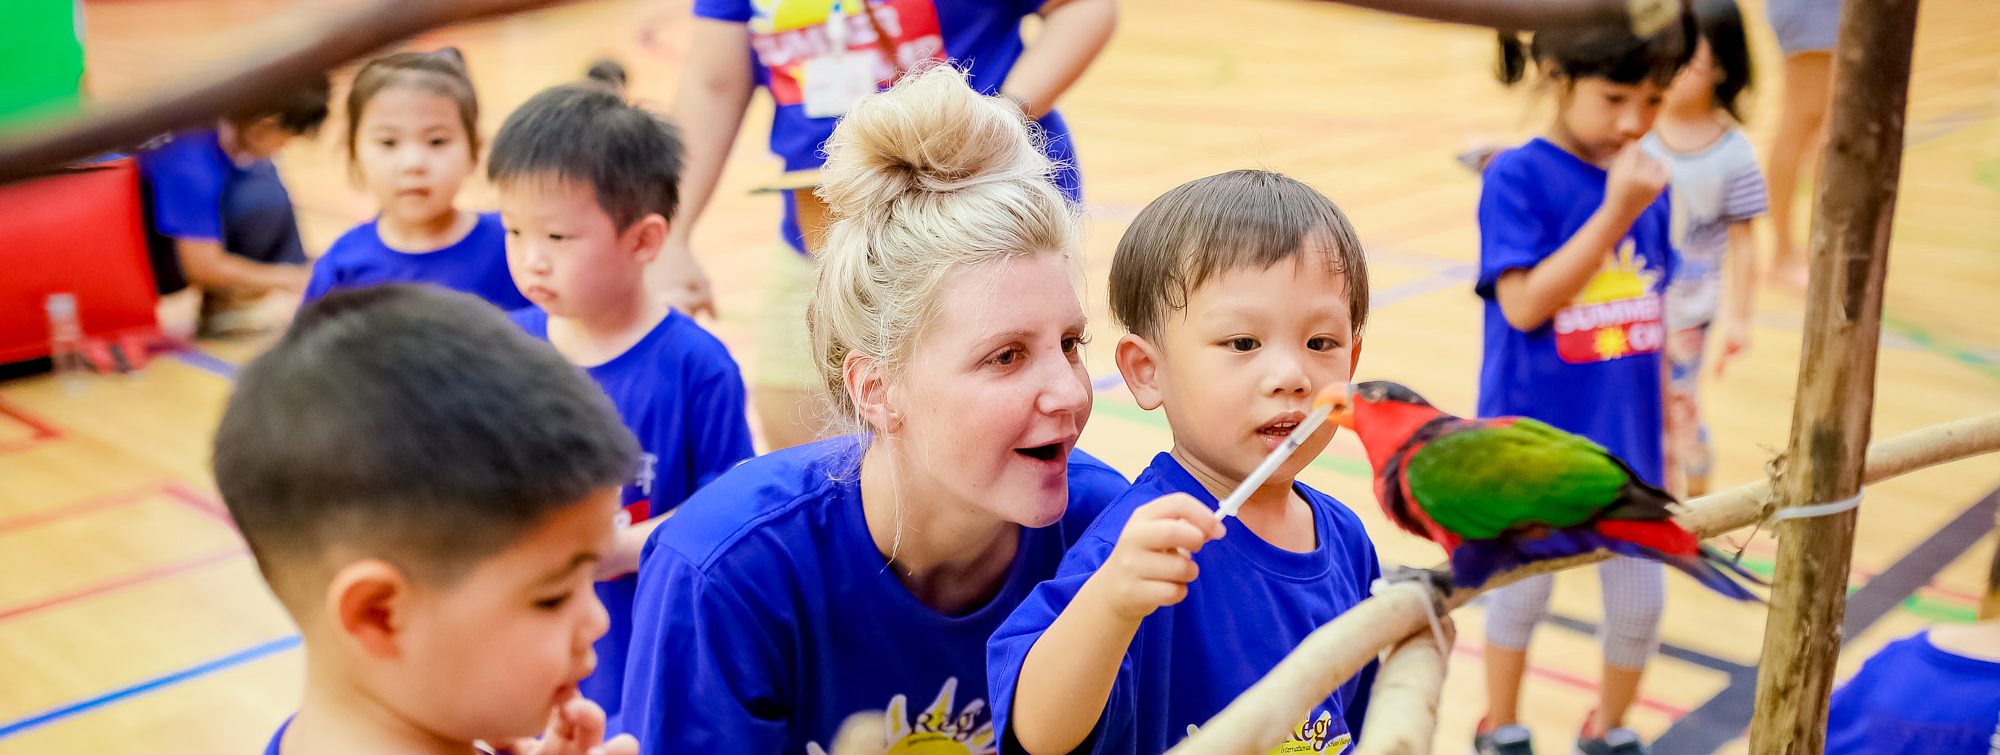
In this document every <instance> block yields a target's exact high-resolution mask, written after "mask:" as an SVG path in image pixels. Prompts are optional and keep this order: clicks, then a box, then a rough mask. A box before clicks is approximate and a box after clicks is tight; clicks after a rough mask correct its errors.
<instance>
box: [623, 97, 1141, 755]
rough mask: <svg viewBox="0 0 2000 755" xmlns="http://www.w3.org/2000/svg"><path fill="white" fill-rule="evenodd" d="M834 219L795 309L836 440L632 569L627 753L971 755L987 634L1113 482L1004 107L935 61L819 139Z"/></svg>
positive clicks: (1076, 332)
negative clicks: (845, 736) (874, 747)
mask: <svg viewBox="0 0 2000 755" xmlns="http://www.w3.org/2000/svg"><path fill="white" fill-rule="evenodd" d="M828 152H829V158H828V161H827V167H826V171H827V180H826V182H825V183H824V184H823V187H822V188H821V190H820V191H821V194H822V196H823V197H824V198H825V199H826V201H827V203H828V205H829V206H830V207H831V209H832V210H833V212H834V214H835V217H837V218H839V220H837V221H836V222H835V223H834V224H833V226H832V227H831V229H830V231H829V235H828V239H827V243H826V248H825V249H824V250H823V251H822V252H821V253H820V254H819V255H818V262H819V278H818V283H817V286H816V287H815V289H814V291H813V296H812V302H811V307H810V310H809V311H810V324H811V334H812V352H813V355H814V358H815V364H816V367H817V370H818V372H819V376H820V380H821V382H822V385H823V386H824V388H825V390H826V393H827V394H828V397H829V400H830V402H831V403H832V404H833V405H834V406H835V407H837V412H838V413H839V415H840V416H843V417H848V418H851V419H852V421H853V423H854V429H855V432H854V433H853V434H850V435H846V436H841V437H837V438H833V439H830V440H824V441H820V442H817V443H812V444H808V445H805V446H800V447H797V448H792V449H788V450H784V451H780V452H777V453H774V454H771V455H769V456H764V457H761V458H757V459H752V460H750V461H748V462H745V463H744V464H743V465H741V466H739V467H737V468H736V469H734V470H732V471H730V472H729V473H727V474H725V475H723V476H722V477H721V478H720V479H718V480H716V481H715V482H714V483H713V484H711V485H710V486H709V487H707V488H705V489H703V490H702V491H701V492H699V493H696V494H695V496H694V497H693V498H691V499H689V500H688V502H687V503H685V504H683V505H682V507H681V508H680V510H679V512H678V513H677V515H676V516H675V517H674V518H673V519H670V520H668V521H667V523H666V524H664V525H662V526H661V527H660V529H659V530H658V531H657V532H655V533H654V535H653V538H652V540H651V542H649V543H648V545H647V550H646V558H645V560H644V562H643V564H642V566H641V567H640V573H639V595H638V598H637V603H636V606H635V609H634V619H633V620H634V623H635V628H634V635H633V638H632V649H631V662H630V664H629V665H628V666H627V667H626V674H627V676H626V693H625V708H624V712H623V714H622V716H623V721H622V726H621V728H622V729H624V730H626V731H630V732H632V733H634V734H636V735H638V736H639V738H640V740H641V742H642V744H643V748H644V751H646V752H731V753H755V752H782V753H801V752H809V751H817V750H819V749H822V748H824V747H826V746H829V745H830V744H831V743H832V741H833V737H834V735H835V733H836V731H837V730H838V727H839V725H840V723H841V721H842V720H843V719H844V718H845V717H846V716H848V715H849V714H851V713H855V712H859V711H868V710H886V711H887V712H888V718H889V722H888V729H887V731H886V732H885V734H886V735H887V738H888V741H885V743H884V744H888V745H892V746H893V745H895V744H898V743H903V744H906V745H912V744H918V743H922V742H936V741H952V742H957V743H959V744H961V745H963V746H964V747H966V748H967V749H968V750H969V751H971V752H992V751H993V747H994V745H995V743H994V740H993V731H992V726H991V723H990V720H989V715H988V710H987V709H988V705H987V703H986V702H985V700H984V699H983V698H985V696H986V670H985V669H986V659H985V648H986V639H987V637H988V636H989V635H991V634H992V633H993V629H994V628H995V627H997V626H998V625H999V623H1000V621H1001V620H1002V619H1004V618H1006V617H1007V615H1008V614H1009V613H1010V612H1011V611H1012V610H1013V609H1014V607H1015V606H1016V605H1018V604H1019V603H1020V602H1021V600H1022V599H1023V598H1025V597H1026V596H1027V595H1028V592H1029V590H1030V589H1031V588H1033V587H1034V586H1035V584H1037V583H1039V582H1041V581H1042V580H1044V579H1047V578H1048V577H1049V576H1051V575H1053V574H1054V573H1055V571H1056V566H1057V564H1058V562H1059V561H1060V560H1061V559H1062V556H1063V553H1064V551H1065V550H1067V548H1068V547H1069V545H1071V544H1072V543H1073V542H1074V541H1075V540H1076V538H1077V536H1078V535H1080V534H1081V533H1082V531H1083V529H1084V527H1085V526H1087V525H1088V524H1089V523H1090V522H1091V520H1092V519H1093V518H1095V516H1096V514H1097V512H1098V511H1099V510H1101V509H1102V508H1103V506H1104V505H1105V504H1106V503H1108V502H1109V501H1110V499H1111V498H1114V497H1116V496H1117V495H1118V494H1120V493H1122V492H1123V490H1124V489H1125V487H1126V483H1125V480H1124V479H1123V478H1122V477H1120V476H1119V475H1118V474H1117V473H1116V472H1115V471H1112V470H1110V469H1109V468H1108V467H1105V466H1103V465H1102V464H1101V463H1098V462H1095V461H1094V460H1089V459H1087V457H1085V458H1082V459H1072V458H1071V454H1072V452H1073V451H1074V449H1075V447H1076V440H1077V437H1078V435H1080V434H1081V433H1082V431H1083V426H1084V422H1085V421H1086V420H1088V419H1089V418H1090V399H1091V393H1090V381H1089V379H1088V377H1087V375H1086V374H1085V372H1084V368H1083V359H1082V351H1081V347H1082V345H1083V342H1084V340H1085V336H1084V326H1085V321H1084V312H1083V306H1082V303H1081V301H1080V298H1079V296H1078V290H1077V285H1076V280H1075V270H1076V266H1075V259H1074V255H1075V253H1076V233H1077V231H1076V223H1075V219H1074V215H1073V210H1072V206H1071V204H1070V203H1069V202H1068V201H1067V200H1065V199H1064V197H1063V195H1062V192H1061V191H1060V190H1059V189H1058V188H1057V187H1056V185H1055V184H1053V183H1051V182H1050V180H1049V176H1050V173H1051V170H1052V166H1051V164H1050V162H1049V160H1048V158H1047V157H1045V156H1044V154H1043V152H1042V149H1041V147H1040V146H1039V145H1038V144H1036V143H1035V141H1034V139H1033V138H1031V136H1030V134H1029V130H1028V122H1027V120H1026V118H1025V117H1024V116H1023V114H1022V112H1021V110H1020V108H1019V107H1017V106H1016V105H1015V104H1014V103H1012V102H1009V101H1007V100H1005V99H1000V98H994V97H983V96H980V95H978V94H976V93H975V92H974V91H973V90H972V89H971V88H969V87H968V86H967V85H966V79H965V76H964V74H962V73H960V72H958V71H956V70H954V69H951V68H947V67H939V68H934V69H930V70H928V71H925V72H922V73H918V74H915V75H912V76H911V77H908V78H906V80H905V81H903V82H902V83H900V84H898V85H897V86H896V87H895V88H894V89H891V90H890V91H889V92H887V93H885V94H881V95H877V96H874V97H871V98H869V99H866V100H863V101H862V102H861V103H860V104H859V105H857V106H856V107H855V109H854V110H853V111H852V112H851V113H850V114H849V115H848V116H847V118H846V119H844V120H843V121H842V122H841V125H840V127H839V128H838V129H837V130H836V131H835V132H834V135H833V138H832V140H831V141H830V142H829V144H828Z"/></svg>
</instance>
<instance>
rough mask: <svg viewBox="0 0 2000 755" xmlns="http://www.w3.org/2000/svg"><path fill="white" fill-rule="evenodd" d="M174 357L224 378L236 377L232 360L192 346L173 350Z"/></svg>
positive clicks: (233, 378)
mask: <svg viewBox="0 0 2000 755" xmlns="http://www.w3.org/2000/svg"><path fill="white" fill-rule="evenodd" d="M174 359H175V360H176V361H178V362H180V363H181V364H185V365H187V366H189V367H193V368H195V369H197V370H201V371H203V372H207V373H209V374H212V375H215V376H217V377H220V378H222V379H224V380H235V379H236V364H235V363H234V362H231V361H229V360H227V359H223V358H222V357H218V356H216V355H214V354H210V353H208V352H206V351H202V350H201V349H198V348H195V347H192V346H190V347H188V348H184V349H180V350H177V351H175V352H174Z"/></svg>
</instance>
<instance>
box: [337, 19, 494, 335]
mask: <svg viewBox="0 0 2000 755" xmlns="http://www.w3.org/2000/svg"><path fill="white" fill-rule="evenodd" d="M347 154H348V156H349V158H350V159H351V160H352V161H353V166H354V168H355V173H356V175H358V176H359V177H360V179H361V181H362V183H363V184H364V185H366V187H367V189H368V193H370V194H373V195H375V201H376V203H377V204H378V205H379V206H380V207H381V212H380V214H378V215H376V216H375V218H374V219H373V220H370V221H368V222H366V223H362V224H361V225H358V226H355V227H354V229H353V230H350V231H348V232H347V233H345V234H342V235H341V237H340V238H339V239H336V240H335V241H334V242H333V245H332V246H330V247H327V250H326V254H324V255H321V256H320V258H319V260H318V261H317V262H315V263H313V273H312V281H311V282H310V283H309V284H307V286H306V294H305V300H306V301H308V302H310V301H312V300H314V299H318V298H319V297H322V296H325V295H326V294H327V292H328V291H333V290H337V289H342V288H353V287H356V286H371V285H375V284H379V283H388V282H391V281H402V282H409V283H430V284H434V285H439V286H443V287H445V288H449V289H453V290H457V291H464V292H466V293H469V294H472V295H474V296H477V297H479V298H481V299H485V300H487V301H489V302H492V303H493V305H494V306H497V307H499V308H501V309H503V310H508V311H512V310H516V309H520V308H522V307H525V306H528V300H527V299H526V298H523V297H522V296H521V292H520V290H519V289H516V288H514V279H513V278H511V277H508V275H507V238H506V237H507V232H506V230H505V229H503V228H502V227H501V226H500V215H499V213H493V212H485V213H475V212H468V211H465V210H460V209H458V207H457V206H456V205H455V203H454V201H453V200H454V199H455V198H457V196H458V189H459V186H460V185H462V184H464V183H465V178H466V176H468V175H471V173H472V169H473V168H474V167H475V166H477V165H478V164H479V98H478V96H477V95H476V94H474V93H473V90H472V80H471V79H470V78H468V77H467V76H466V72H465V59H464V58H462V57H460V56H459V54H458V51H457V50H454V49H451V48H446V49H443V50H439V51H437V52H428V53H423V52H399V53H395V54H393V55H387V56H384V57H381V58H377V59H375V60H372V61H369V62H368V64H367V65H364V66H362V67H361V71H360V72H359V73H356V74H354V84H353V85H352V86H351V87H349V88H348V92H347Z"/></svg>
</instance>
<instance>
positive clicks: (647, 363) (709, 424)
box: [509, 307, 755, 715]
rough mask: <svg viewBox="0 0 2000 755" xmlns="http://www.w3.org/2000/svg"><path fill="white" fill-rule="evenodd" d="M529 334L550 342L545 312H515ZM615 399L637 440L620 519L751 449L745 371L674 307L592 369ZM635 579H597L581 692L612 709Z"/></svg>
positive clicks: (661, 501) (656, 510)
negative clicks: (595, 635) (587, 670)
mask: <svg viewBox="0 0 2000 755" xmlns="http://www.w3.org/2000/svg"><path fill="white" fill-rule="evenodd" d="M509 316H510V317H512V318H513V319H514V322H515V323H516V324H519V325H520V326H521V328H522V329H523V330H526V331H528V334H529V335H532V336H534V337H536V338H540V339H543V340H547V339H548V337H549V314H548V313H547V312H544V311H542V310H541V309H540V308H538V307H529V308H527V309H522V310H518V311H516V312H514V313H512V314H511V315H509ZM586 371H587V372H589V373H590V377H591V379H592V380H595V381H597V384H598V386H600V387H602V388H603V389H604V392H605V394H606V395H609V396H610V397H611V403H612V404H613V405H614V406H616V407H617V408H618V416H619V418H620V419H623V420H624V421H625V427H626V428H627V429H629V430H631V431H632V435H633V436H634V437H637V438H638V439H639V448H640V450H641V451H643V452H644V453H643V455H642V456H641V457H640V464H639V468H638V469H637V470H636V471H635V474H634V477H633V479H632V482H631V483H629V484H627V485H626V486H625V490H624V493H623V496H622V503H623V504H624V509H623V510H621V511H620V512H619V520H620V521H619V525H620V526H621V527H622V526H625V525H629V524H631V523H632V522H639V521H644V520H646V519H650V518H652V517H654V516H656V515H658V514H662V513H665V512H666V511H669V510H671V509H673V508H674V507H676V506H679V505H681V502H683V501H686V500H687V499H688V496H690V495H693V494H694V492H695V491H696V490H698V489H700V488H701V487H702V486H703V485H707V484H708V483H709V482H710V481H712V480H714V479H716V478H717V477H719V476H721V475H722V473H723V472H727V471H729V469H730V468H731V467H734V466H736V465H737V463H739V462H741V461H743V460H744V459H748V458H750V457H751V456H752V455H753V454H754V453H755V452H754V451H753V450H752V448H751V445H750V423H749V420H748V419H746V418H745V416H744V391H743V376H742V375H741V374H740V373H739V372H738V371H737V369H736V361H735V360H733V359H731V358H730V357H729V351H728V349H725V348H723V345H722V342H721V341H719V340H716V338H715V336H713V335H709V333H708V331H706V330H703V329H702V328H701V326H700V325H697V324H695V322H694V320H693V319H691V318H689V317H688V316H687V315H684V314H681V313H680V312H676V311H670V312H668V314H667V317H666V319H663V320H661V321H660V324H658V325H655V326H653V330H652V332H650V333H647V334H646V336H645V337H644V338H641V339H639V342H638V343H636V344H633V345H632V348H630V349H626V350H625V353H623V354H620V355H618V356H617V357H614V358H613V359H612V360H611V361H608V362H605V363H603V364H600V365H597V366H595V367H591V368H588V369H587V370H586ZM637 587H638V578H637V577H636V576H635V575H627V576H624V577H620V578H618V579H613V580H608V581H604V582H599V583H597V597H598V599H599V600H601V601H603V602H604V610H605V612H607V613H609V614H610V615H611V628H610V630H609V631H607V632H605V634H604V636H603V637H602V638H599V639H598V640H597V644H596V646H595V647H596V649H597V671H596V673H593V674H591V675H590V677H589V678H588V679H585V680H584V681H583V683H582V684H581V685H578V686H579V688H580V689H581V690H582V691H583V696H584V697H588V698H590V699H591V700H593V701H596V702H597V704H598V705H602V706H604V711H605V714H606V715H616V714H617V712H618V708H619V703H618V698H619V694H620V693H621V692H622V691H623V689H624V681H623V679H622V674H623V673H624V671H625V652H626V646H627V644H628V643H629V642H630V640H631V637H632V621H631V616H632V596H633V594H634V592H635V591H636V589H637Z"/></svg>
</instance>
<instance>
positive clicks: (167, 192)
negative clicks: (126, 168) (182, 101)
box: [139, 129, 242, 244]
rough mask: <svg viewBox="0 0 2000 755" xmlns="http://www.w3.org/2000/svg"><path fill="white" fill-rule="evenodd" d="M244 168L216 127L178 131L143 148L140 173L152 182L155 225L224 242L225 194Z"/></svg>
mask: <svg viewBox="0 0 2000 755" xmlns="http://www.w3.org/2000/svg"><path fill="white" fill-rule="evenodd" d="M241 170H242V169H241V168H239V167H237V165H236V161H234V160H231V159H230V158H229V153H228V152H224V151H223V149H222V138H221V136H220V135H218V134H217V133H216V132H215V129H205V130H202V131H187V132H182V133H178V134H174V135H173V136H171V137H168V138H167V142H166V143H164V144H161V145H159V146H157V147H154V148H153V149H150V150H146V151H143V152H140V153H139V175H140V176H141V177H143V178H144V179H145V180H146V183H147V184H148V185H149V186H150V187H151V195H152V206H151V207H149V208H147V209H148V210H150V212H151V215H152V222H153V229H154V230H155V231H158V232H159V233H160V235H162V236H166V237H168V238H174V239H187V240H189V241H213V242H215V243H218V244H219V243H222V193H223V191H224V190H225V189H227V188H228V187H229V180H230V178H231V177H233V176H235V175H236V174H237V173H238V172H240V171H241Z"/></svg>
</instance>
